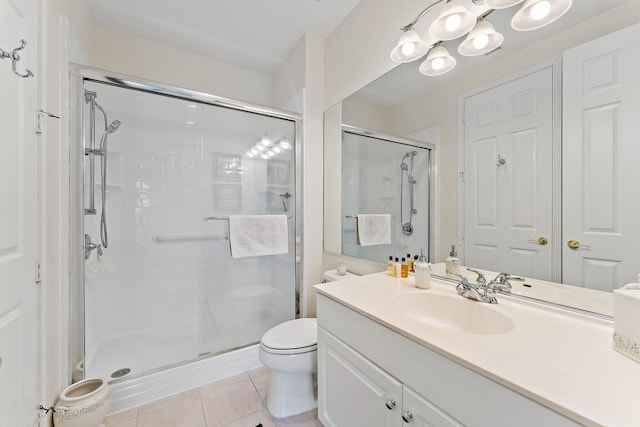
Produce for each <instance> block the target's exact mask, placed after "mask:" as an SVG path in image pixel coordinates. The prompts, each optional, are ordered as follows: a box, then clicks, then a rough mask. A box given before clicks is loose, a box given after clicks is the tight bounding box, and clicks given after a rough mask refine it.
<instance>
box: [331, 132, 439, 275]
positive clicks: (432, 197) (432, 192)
mask: <svg viewBox="0 0 640 427" xmlns="http://www.w3.org/2000/svg"><path fill="white" fill-rule="evenodd" d="M340 127H341V129H340V135H341V138H340V145H341V146H342V138H344V134H345V132H346V133H351V134H354V135H361V136H366V137H368V138H374V139H379V140H381V141H387V142H393V143H396V144H402V145H407V146H410V147H417V148H423V149H426V150H429V163H428V165H429V167H428V174H427V175H428V179H429V186H428V187H429V198H428V201H427V203H428V206H429V209H428V212H429V219H428V221H427V236H428V239H427V254H428V261H429V262H431V263H433V262H434V261H433V260H434V259H436V254H434V250H435V249H436V247H437V246H436V236H435V233H434V232H433V231H434V230H437V226H438V218H437V216H436V209H435V201H436V200H437V196H436V191H437V188H438V186H437V185H436V181H437V179H438V176H437V173H436V171H437V168H436V164H437V162H436V153H437V151H436V145H435V144H433V143H431V142H425V141H418V140H415V139H409V138H403V137H400V136H392V135H386V134H383V133H378V132H373V131H370V130H367V129H363V128H359V127H356V126H351V125H345V124H342V125H341V126H340ZM341 150H342V148H341ZM341 209H342V208H341ZM340 216H342V213H341V214H340ZM340 223H341V224H342V218H341V221H340ZM341 228H342V227H341ZM343 235H344V232H343V230H342V229H341V230H340V236H341V237H340V240H341V242H340V251H341V252H342V250H343V249H342V244H343V243H342V236H343Z"/></svg>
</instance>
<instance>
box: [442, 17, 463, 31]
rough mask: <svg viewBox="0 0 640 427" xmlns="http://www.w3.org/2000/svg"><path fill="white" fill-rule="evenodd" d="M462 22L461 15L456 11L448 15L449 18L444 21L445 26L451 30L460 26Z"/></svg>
mask: <svg viewBox="0 0 640 427" xmlns="http://www.w3.org/2000/svg"><path fill="white" fill-rule="evenodd" d="M461 23H462V18H461V17H460V15H459V14H457V13H454V14H453V15H450V16H448V17H447V19H446V20H445V21H444V28H445V29H446V30H447V31H449V32H453V31H455V30H457V29H458V28H459V27H460V24H461Z"/></svg>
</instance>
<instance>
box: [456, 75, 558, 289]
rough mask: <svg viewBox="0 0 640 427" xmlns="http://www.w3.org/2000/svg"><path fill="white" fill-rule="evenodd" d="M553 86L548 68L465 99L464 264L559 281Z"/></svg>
mask: <svg viewBox="0 0 640 427" xmlns="http://www.w3.org/2000/svg"><path fill="white" fill-rule="evenodd" d="M552 83H553V70H552V67H548V68H544V69H542V70H540V71H537V72H534V73H532V74H529V75H526V76H524V77H521V78H519V79H517V80H513V81H510V82H508V83H505V84H502V85H500V86H497V87H494V88H491V89H488V90H486V91H484V92H481V93H478V94H476V95H473V96H470V97H467V98H466V99H465V100H464V170H463V172H464V173H463V179H464V183H463V185H464V187H463V188H464V189H463V192H464V199H463V200H464V207H463V210H464V212H463V215H464V236H463V238H464V257H463V260H462V261H463V264H464V265H469V266H474V267H478V268H482V269H486V270H492V271H504V272H508V273H511V274H514V275H522V276H528V277H537V278H540V279H543V280H553V279H554V277H553V276H554V273H553V269H552V265H553V259H554V243H555V239H554V236H553V235H552V232H553V227H552V224H553V221H552V219H553V212H552V203H551V199H552V198H551V195H552V193H553V179H552V178H553V177H552V173H551V169H552V164H553V109H552V108H551V107H550V106H551V105H552V104H553V91H552V89H553V85H552ZM540 238H543V239H541V240H539V239H540ZM544 239H546V241H545V240H544Z"/></svg>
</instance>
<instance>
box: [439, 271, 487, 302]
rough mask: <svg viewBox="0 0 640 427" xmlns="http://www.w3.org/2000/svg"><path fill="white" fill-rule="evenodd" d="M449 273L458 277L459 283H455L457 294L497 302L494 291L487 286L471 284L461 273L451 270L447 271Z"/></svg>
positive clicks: (481, 300)
mask: <svg viewBox="0 0 640 427" xmlns="http://www.w3.org/2000/svg"><path fill="white" fill-rule="evenodd" d="M474 272H475V271H474ZM449 274H452V275H453V276H456V277H459V278H460V283H458V284H457V285H456V292H458V295H460V296H462V297H465V298H469V299H471V300H474V301H480V302H486V303H488V304H497V303H498V300H497V299H496V292H495V291H494V290H493V289H491V288H489V287H488V286H486V285H475V284H471V283H469V281H468V280H467V278H466V277H465V276H463V275H462V274H457V273H451V272H449ZM480 274H482V273H480ZM482 277H484V276H482ZM479 278H480V275H478V279H479ZM485 283H486V280H485Z"/></svg>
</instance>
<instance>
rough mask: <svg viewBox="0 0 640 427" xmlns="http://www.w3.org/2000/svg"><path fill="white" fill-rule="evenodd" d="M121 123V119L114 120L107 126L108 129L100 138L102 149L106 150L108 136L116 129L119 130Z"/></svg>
mask: <svg viewBox="0 0 640 427" xmlns="http://www.w3.org/2000/svg"><path fill="white" fill-rule="evenodd" d="M121 124H122V123H121V122H120V120H114V121H112V122H111V124H110V125H109V126H108V127H107V129H106V130H105V131H104V133H103V134H102V138H100V149H101V150H106V148H107V147H106V145H107V136H109V135H110V134H112V133H114V132H115V131H117V130H118V128H119V127H120V125H121Z"/></svg>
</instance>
